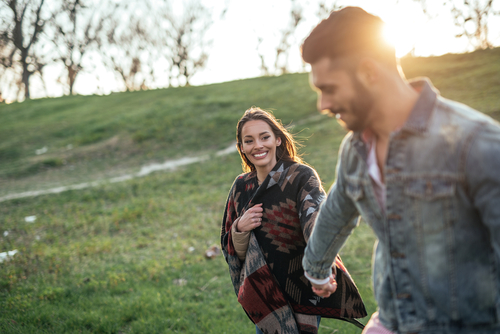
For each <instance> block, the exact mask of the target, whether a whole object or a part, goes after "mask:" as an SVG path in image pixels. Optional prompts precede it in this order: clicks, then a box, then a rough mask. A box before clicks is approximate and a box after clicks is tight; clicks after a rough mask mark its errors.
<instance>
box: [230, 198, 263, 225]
mask: <svg viewBox="0 0 500 334" xmlns="http://www.w3.org/2000/svg"><path fill="white" fill-rule="evenodd" d="M262 211H263V209H262V203H260V204H255V205H254V206H252V207H251V208H250V209H248V210H247V211H245V213H244V214H243V216H241V218H240V220H239V221H238V225H237V226H236V229H237V230H238V231H239V232H246V231H251V230H253V229H254V228H256V227H258V226H260V225H261V224H262Z"/></svg>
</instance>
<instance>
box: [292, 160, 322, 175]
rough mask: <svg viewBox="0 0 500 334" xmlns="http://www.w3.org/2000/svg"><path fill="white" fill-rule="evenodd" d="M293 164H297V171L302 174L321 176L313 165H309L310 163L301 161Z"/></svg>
mask: <svg viewBox="0 0 500 334" xmlns="http://www.w3.org/2000/svg"><path fill="white" fill-rule="evenodd" d="M293 165H295V166H296V167H295V172H299V173H301V174H306V175H311V176H315V177H317V178H319V177H318V173H317V172H316V170H315V169H314V168H313V167H311V166H309V165H308V164H305V163H301V162H295V163H293Z"/></svg>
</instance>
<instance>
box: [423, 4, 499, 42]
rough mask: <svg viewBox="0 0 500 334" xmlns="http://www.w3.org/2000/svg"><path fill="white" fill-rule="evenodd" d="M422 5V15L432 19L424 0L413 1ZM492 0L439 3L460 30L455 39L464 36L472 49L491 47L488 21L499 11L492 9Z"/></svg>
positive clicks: (430, 11)
mask: <svg viewBox="0 0 500 334" xmlns="http://www.w3.org/2000/svg"><path fill="white" fill-rule="evenodd" d="M414 1H416V2H419V3H420V4H421V5H422V9H423V11H424V13H426V14H427V15H428V16H429V17H432V15H433V13H432V10H429V7H428V4H427V1H426V0H414ZM494 3H495V1H494V0H460V1H458V0H454V1H441V2H440V4H441V6H443V7H446V8H447V9H448V10H449V11H450V12H451V14H452V16H453V20H454V23H455V26H456V27H457V28H459V29H460V32H459V33H458V34H457V35H456V37H462V36H465V37H467V38H468V39H469V42H470V44H471V45H472V47H473V48H474V49H475V50H477V49H487V48H491V47H493V45H492V44H491V42H490V40H489V36H488V20H489V19H490V18H491V17H492V16H495V15H500V11H497V10H495V9H494V7H493V5H494Z"/></svg>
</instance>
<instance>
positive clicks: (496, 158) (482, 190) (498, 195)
mask: <svg viewBox="0 0 500 334" xmlns="http://www.w3.org/2000/svg"><path fill="white" fill-rule="evenodd" d="M465 175H466V183H467V187H468V190H469V194H470V197H471V200H472V202H473V205H474V207H475V208H476V209H477V210H478V212H479V215H480V217H481V220H482V222H483V224H484V225H485V226H486V227H487V228H488V230H489V232H490V235H491V242H492V247H493V249H494V252H495V254H496V256H497V258H498V259H500V205H499V203H500V126H498V124H493V123H490V122H488V123H486V124H484V123H483V125H482V126H480V127H478V128H476V132H475V136H474V137H473V138H472V140H471V145H470V148H469V150H468V152H467V157H466V165H465Z"/></svg>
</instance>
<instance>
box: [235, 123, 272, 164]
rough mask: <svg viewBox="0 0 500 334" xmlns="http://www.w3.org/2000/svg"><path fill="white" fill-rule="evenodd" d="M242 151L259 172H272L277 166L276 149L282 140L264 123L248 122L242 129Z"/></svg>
mask: <svg viewBox="0 0 500 334" xmlns="http://www.w3.org/2000/svg"><path fill="white" fill-rule="evenodd" d="M241 140H242V144H241V151H242V153H244V154H245V156H246V157H247V159H248V160H249V161H250V162H251V163H253V164H254V166H255V169H257V171H259V170H260V171H263V172H266V173H268V172H270V171H271V170H272V169H273V167H274V166H275V165H276V147H277V146H280V145H281V138H276V136H275V135H274V133H273V130H272V129H271V127H270V126H269V124H267V123H266V122H264V121H261V120H254V121H248V122H246V123H245V125H243V128H242V129H241Z"/></svg>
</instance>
